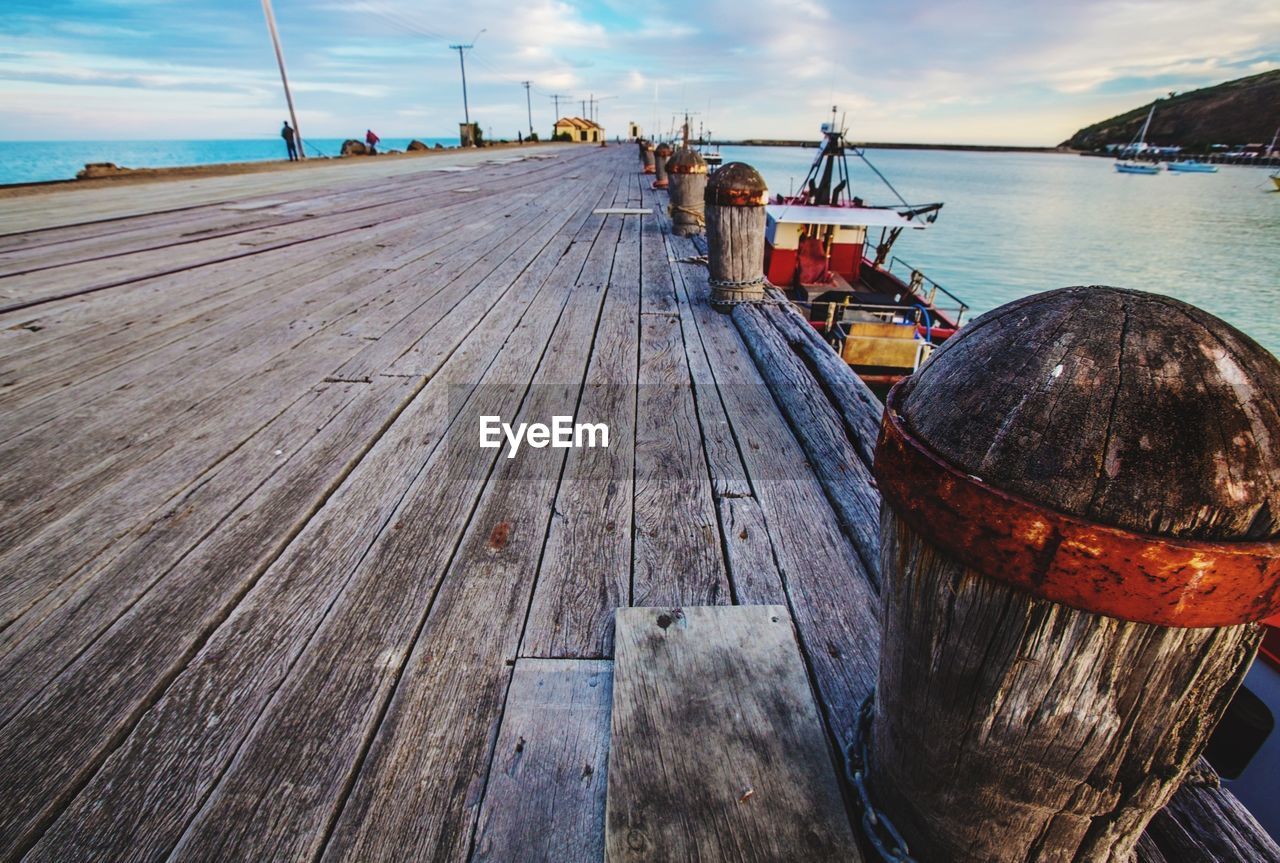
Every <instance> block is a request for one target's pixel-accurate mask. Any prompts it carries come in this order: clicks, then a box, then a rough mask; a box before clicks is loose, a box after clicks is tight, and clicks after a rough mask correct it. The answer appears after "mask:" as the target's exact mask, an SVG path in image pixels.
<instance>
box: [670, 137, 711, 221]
mask: <svg viewBox="0 0 1280 863" xmlns="http://www.w3.org/2000/svg"><path fill="white" fill-rule="evenodd" d="M667 174H668V175H669V177H668V179H669V181H670V185H669V186H668V188H667V195H668V197H669V198H670V200H671V203H670V204H669V205H668V209H669V212H670V214H671V231H672V233H674V234H675V235H676V236H679V237H688V236H691V235H693V234H701V233H702V229H703V226H704V225H706V223H707V219H706V206H705V203H704V201H703V195H705V194H706V191H707V163H706V162H705V161H704V160H703V158H702V156H701V154H699V153H698V151H697V150H694V149H691V148H689V147H681V148H680V149H679V150H676V152H675V155H673V156H672V157H671V158H670V159H669V160H667Z"/></svg>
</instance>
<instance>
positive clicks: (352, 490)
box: [6, 250, 563, 859]
mask: <svg viewBox="0 0 1280 863" xmlns="http://www.w3.org/2000/svg"><path fill="white" fill-rule="evenodd" d="M548 254H549V255H552V256H553V259H556V260H558V261H562V260H563V259H561V257H559V255H558V251H556V250H548ZM539 296H543V294H539ZM545 296H548V298H549V301H550V302H549V303H541V305H539V310H540V311H539V312H538V314H535V315H534V316H532V318H531V319H529V320H525V321H522V324H524V325H525V327H526V330H527V335H529V337H530V338H526V339H521V341H520V342H515V344H517V346H527V347H526V348H525V350H531V351H534V356H536V355H538V352H540V350H541V347H540V346H541V344H544V343H545V342H544V341H540V339H536V338H532V335H534V334H538V333H545V332H548V330H549V327H548V324H549V320H547V314H548V312H549V314H550V315H552V316H550V320H554V318H556V315H558V314H559V309H561V307H562V303H563V297H554V296H552V294H550V293H548V294H545ZM490 348H492V350H493V351H498V348H499V346H497V344H492V343H490ZM467 359H475V357H467V356H462V355H460V357H458V361H460V367H458V369H457V373H456V376H452V378H451V376H449V375H442V376H440V378H439V379H438V382H433V383H434V384H435V385H434V387H433V385H431V384H429V385H428V389H426V391H424V392H422V393H420V396H419V398H417V399H415V402H413V403H412V406H411V407H410V408H408V410H406V411H404V414H402V415H401V416H399V419H398V420H397V421H396V424H394V425H392V426H390V429H389V430H388V431H387V434H385V435H384V437H383V438H381V439H380V440H379V442H378V444H376V446H374V448H372V449H371V451H370V452H369V455H367V456H366V457H365V458H364V460H362V461H361V464H360V466H358V467H357V469H356V470H355V471H352V474H351V476H349V478H348V480H347V481H346V483H344V484H343V485H342V487H340V488H339V489H338V490H337V492H335V493H334V494H333V496H332V497H330V498H329V501H328V502H326V504H325V507H324V508H321V510H320V511H319V512H317V513H316V515H315V517H312V519H311V520H310V521H308V522H307V525H306V528H305V529H303V530H302V531H301V533H300V534H298V536H297V539H296V540H294V542H293V543H292V545H291V548H289V549H288V552H287V553H285V554H284V556H282V557H280V558H279V560H278V561H276V562H275V565H274V566H273V567H271V569H270V570H268V571H266V572H265V574H264V575H262V577H261V579H259V581H257V584H255V585H253V590H252V592H251V593H250V594H248V595H247V597H246V598H244V601H243V602H242V603H241V604H239V607H238V608H237V609H236V613H234V615H233V616H232V617H230V620H229V621H228V622H227V624H225V625H223V626H221V627H219V629H218V630H216V631H215V633H214V634H212V636H211V638H210V640H209V641H207V643H206V644H205V645H204V647H202V648H201V649H200V652H198V653H197V654H196V657H195V658H193V659H192V661H191V662H189V663H188V665H187V667H186V670H184V671H182V673H180V675H179V676H178V677H177V679H175V680H174V682H173V684H172V685H169V686H168V690H166V691H165V693H164V697H163V698H161V699H160V700H159V702H157V703H156V704H155V707H152V709H151V711H150V712H148V713H146V714H145V717H143V718H142V722H141V725H138V726H137V727H136V729H134V731H133V732H132V734H131V735H129V736H128V738H127V739H125V741H124V744H123V745H122V748H120V749H118V750H116V752H115V753H114V754H113V755H111V757H110V758H109V759H108V761H106V763H105V764H104V767H102V770H101V771H100V772H99V773H97V775H96V776H95V777H93V781H92V782H91V784H90V785H88V787H87V789H86V790H84V791H83V793H82V794H81V795H79V796H77V798H76V799H74V800H73V802H70V805H69V808H68V809H67V811H65V812H64V813H63V816H61V818H59V819H58V821H56V822H55V823H54V825H52V827H51V828H50V830H49V832H46V834H45V835H44V837H42V839H41V843H40V845H38V846H37V848H36V849H35V851H33V855H35V857H36V858H37V859H38V857H41V855H52V857H58V855H65V854H67V853H72V851H70V849H78V848H86V846H92V848H95V849H97V850H99V851H101V850H102V849H104V848H105V844H104V839H102V837H104V836H110V837H114V839H113V840H110V841H116V840H118V843H119V849H120V850H123V849H124V848H125V846H128V848H131V850H133V851H138V849H142V848H155V849H169V848H172V846H173V844H174V843H175V841H178V840H179V837H183V848H184V849H187V850H186V853H189V854H196V855H202V857H204V858H206V859H207V853H206V851H205V850H201V849H202V848H204V843H205V841H206V840H202V839H201V836H204V835H205V834H204V832H202V831H204V830H207V827H209V825H216V830H215V836H212V837H210V839H207V843H211V844H216V845H218V846H220V848H228V849H229V848H234V846H259V848H274V846H276V845H279V844H280V843H284V844H297V843H301V844H310V845H312V846H315V845H316V844H317V843H320V841H323V837H324V830H323V825H324V823H325V821H326V819H328V818H329V814H328V813H329V812H332V808H333V807H334V805H335V804H337V803H338V800H339V799H340V796H342V794H343V790H344V787H346V782H344V781H343V778H342V777H344V776H348V775H349V771H351V770H352V766H353V763H355V762H356V761H358V759H357V754H358V753H360V752H361V750H362V748H364V745H365V743H364V740H365V734H366V725H367V723H370V722H371V723H372V726H371V727H376V722H378V716H379V709H378V704H379V703H380V702H379V695H378V691H379V689H381V691H385V688H387V686H390V685H393V682H394V680H396V677H397V676H398V673H399V668H401V666H402V662H403V653H401V654H397V653H396V652H394V640H396V638H397V635H398V636H399V638H401V639H410V643H411V638H412V631H413V627H412V620H413V617H412V613H410V615H407V616H396V613H394V612H396V608H397V606H396V602H398V603H404V602H411V603H415V604H419V606H420V604H422V603H426V602H429V601H430V597H431V590H430V589H425V590H413V589H410V590H406V589H404V583H403V581H401V583H397V581H394V580H393V579H392V580H383V579H380V577H378V576H380V575H381V571H380V570H378V571H374V572H372V574H371V575H370V570H369V569H366V570H364V571H365V572H366V575H365V576H364V577H362V579H360V580H358V585H360V588H358V589H356V588H355V586H352V585H351V577H352V576H353V574H355V570H356V567H358V566H360V565H361V562H362V561H365V560H366V557H369V554H370V547H371V545H372V544H374V543H375V542H376V539H378V538H379V536H380V535H389V536H399V535H403V536H407V534H408V531H406V533H404V534H398V533H397V530H396V526H397V525H404V524H413V525H416V526H417V529H419V530H420V531H426V533H428V534H429V535H431V531H433V530H434V528H435V524H434V522H431V521H430V520H428V521H407V520H403V519H401V520H396V521H393V520H392V519H393V515H394V512H396V508H397V506H398V503H399V502H401V501H402V499H403V497H404V494H406V490H407V489H408V488H410V484H411V483H413V481H415V478H417V480H419V481H421V476H422V475H424V471H422V469H424V466H425V465H426V464H428V462H429V461H430V460H433V458H434V460H435V461H436V464H442V462H443V464H447V465H449V466H451V470H452V471H453V474H454V475H461V476H463V478H465V479H463V481H465V483H470V484H472V485H476V487H479V485H481V484H483V481H484V474H483V472H480V474H474V472H472V471H468V467H467V466H466V465H463V464H454V460H456V457H457V455H458V453H460V452H463V451H465V447H463V446H461V444H460V446H458V447H457V448H454V447H452V446H449V444H448V443H447V442H445V437H447V435H448V434H449V433H445V431H444V429H445V428H451V429H452V430H453V431H452V434H453V435H454V437H456V435H462V437H465V439H466V442H467V443H470V442H472V440H474V434H475V425H474V423H472V424H465V425H466V428H465V429H463V428H462V426H458V425H456V424H453V425H451V423H452V421H453V419H454V417H457V415H458V411H460V410H461V408H462V406H461V403H456V402H454V397H456V392H454V389H453V385H454V383H458V384H461V383H462V382H463V380H466V379H470V380H471V385H472V387H475V383H476V380H477V379H480V378H481V376H483V375H484V374H488V373H485V367H486V366H488V362H480V364H479V367H475V366H468V367H466V369H463V367H462V366H461V362H462V361H463V360H467ZM500 359H503V361H504V364H506V365H504V370H502V371H499V373H494V374H499V378H498V379H499V380H513V378H512V375H517V376H518V371H517V370H520V369H526V371H525V374H526V375H527V374H531V370H527V369H529V357H527V356H526V355H525V353H524V350H509V346H508V350H506V351H502V352H500ZM521 389H522V388H520V389H515V391H512V389H511V388H509V387H506V385H502V387H481V388H480V392H481V393H483V394H485V396H486V397H488V398H497V399H502V398H507V399H517V398H518V394H520V392H521ZM489 410H498V411H499V412H502V403H500V401H499V402H498V403H494V405H490V406H489ZM442 435H445V437H442ZM424 440H426V442H429V446H428V447H426V448H425V452H422V451H424V447H422V442H424ZM471 452H480V451H479V449H476V448H474V447H471ZM484 452H485V453H486V455H488V452H489V451H484ZM428 499H429V501H431V502H433V504H434V506H435V507H436V511H438V512H439V511H443V512H451V511H453V510H458V507H457V506H456V504H454V502H453V501H452V499H449V498H442V497H440V496H439V494H429V496H428ZM467 512H468V507H461V512H460V513H458V517H465V516H466V513H467ZM442 534H443V531H442ZM401 542H404V540H401ZM438 542H439V543H445V542H447V538H445V536H443V535H442V536H440V538H439V540H438ZM396 548H399V549H403V545H393V547H392V551H394V549H396ZM397 553H398V554H401V557H399V558H398V560H401V561H406V562H407V565H408V571H407V572H406V576H407V577H411V579H412V577H415V576H416V571H415V561H416V553H417V549H416V548H415V551H413V552H412V553H410V554H408V556H407V557H404V556H403V551H401V552H397ZM379 560H383V558H379ZM379 586H380V589H381V592H383V595H384V602H383V603H381V604H380V603H376V602H374V603H371V604H367V606H366V604H360V603H358V602H356V601H358V599H366V601H367V599H369V592H370V590H374V592H375V593H376V592H378V589H379ZM387 592H389V594H388V593H387ZM338 597H343V598H344V603H343V607H344V608H346V612H344V613H343V615H342V620H344V621H348V624H349V622H351V621H352V620H356V621H364V626H362V627H352V626H346V627H337V629H329V630H328V631H329V633H330V634H329V635H328V636H326V638H325V639H324V640H321V641H320V644H321V645H323V647H324V652H323V654H324V656H325V657H326V658H328V657H330V656H335V657H338V658H340V659H342V662H340V666H339V665H334V663H333V662H329V661H326V662H316V661H315V657H316V656H320V654H319V653H317V654H308V656H311V657H312V661H311V662H308V663H307V666H306V668H307V670H308V673H307V675H301V672H300V675H298V676H296V677H293V679H291V680H303V681H306V684H305V685H303V686H302V688H298V686H294V688H292V689H291V690H288V693H287V694H282V695H280V697H279V699H278V700H276V702H275V704H276V709H279V706H280V704H287V706H292V704H294V703H301V704H303V707H302V708H301V709H288V711H284V712H283V713H276V714H275V716H276V718H275V721H274V722H273V723H270V725H268V726H266V730H265V731H264V734H268V735H269V734H270V731H271V730H273V729H284V727H287V726H289V725H303V726H307V727H308V732H297V734H289V732H285V734H282V735H280V736H276V738H270V739H269V740H268V744H266V752H268V753H274V752H275V750H276V748H285V746H301V748H302V749H303V750H302V752H296V753H293V757H292V758H289V759H285V761H278V759H276V758H275V757H271V755H269V757H268V758H266V759H264V758H257V759H253V758H242V759H239V761H237V762H236V764H237V766H239V767H238V768H233V770H232V771H230V772H229V773H228V775H227V777H225V781H227V782H228V784H237V782H244V784H246V785H244V787H246V791H244V796H243V798H241V796H237V795H233V794H215V795H211V796H207V795H209V794H210V790H211V789H212V786H214V785H215V784H216V782H218V780H219V778H220V777H221V771H223V767H224V766H225V764H228V763H229V762H230V759H232V757H233V755H234V754H236V753H237V752H238V750H239V749H241V746H242V745H246V744H244V736H246V735H247V734H248V732H250V731H251V730H252V729H253V727H255V725H256V723H257V717H259V714H260V712H261V711H262V709H264V707H265V706H266V704H268V702H269V700H270V698H271V695H273V694H274V693H275V691H276V690H278V689H279V686H280V684H282V682H283V681H284V679H285V676H287V673H288V672H289V670H291V667H292V666H293V663H294V662H296V659H297V657H298V654H300V652H301V650H302V648H303V647H305V645H306V644H307V641H308V640H310V639H311V638H312V634H314V633H315V631H316V627H317V626H320V625H321V622H323V621H324V620H325V617H326V615H329V616H330V617H332V616H333V615H334V613H337V612H330V611H329V607H330V603H332V602H334V601H335V599H338ZM393 598H394V599H393ZM352 603H356V604H352ZM370 609H383V613H384V615H388V616H389V617H380V618H378V620H376V621H375V620H374V618H371V617H370V615H369V612H370ZM389 618H393V620H396V621H398V624H399V629H398V630H397V633H389V631H388V633H384V631H383V630H380V629H379V624H380V622H383V621H387V620H389ZM406 626H407V629H406ZM379 635H380V636H381V638H383V639H387V640H390V641H392V647H390V648H388V649H390V650H392V652H390V653H387V654H383V653H381V650H383V648H381V645H383V644H385V640H384V641H379V640H378V639H376V638H375V636H379ZM335 648H342V649H338V650H335ZM356 649H360V653H358V657H361V658H358V659H357V654H356V653H355V650H356ZM403 649H404V650H407V644H406V645H404V648H403ZM334 650H335V653H330V652H334ZM366 654H367V656H366ZM397 656H399V657H401V658H399V659H397V658H396V657H397ZM268 657H269V658H270V661H265V658H268ZM379 657H381V659H379ZM339 670H340V671H339ZM370 675H372V676H374V680H372V681H371V680H370V679H369V676H370ZM319 681H326V682H319ZM339 681H340V682H339ZM326 686H332V688H333V695H332V698H330V700H329V702H324V703H317V702H316V698H315V693H316V691H317V690H320V689H325V688H326ZM344 697H346V698H357V699H358V702H360V703H361V704H364V712H361V711H360V708H352V709H353V712H352V713H342V716H343V717H346V718H344V720H343V721H342V722H335V721H334V720H333V718H332V717H330V718H319V717H323V713H320V712H319V708H320V707H323V704H328V706H330V707H335V706H340V704H342V699H343V698H344ZM294 699H301V702H294ZM210 711H212V712H215V713H216V714H218V716H219V721H218V723H216V725H215V726H209V725H207V723H206V720H207V716H209V712H210ZM355 716H362V717H364V721H362V722H361V721H353V720H352V717H355ZM321 732H324V734H329V735H337V736H340V739H342V740H343V741H346V743H347V745H346V748H342V749H338V748H334V749H329V748H323V746H321V748H316V746H314V745H312V741H314V740H315V739H317V738H316V735H319V734H321ZM261 740H262V739H261V738H260V739H259V744H257V745H262V744H261ZM86 745H101V743H100V741H99V740H93V741H92V743H90V744H81V746H78V748H84V746H86ZM64 746H65V744H64ZM65 748H68V749H77V746H65ZM246 750H253V745H252V744H250V745H247V749H246ZM91 752H92V750H91ZM59 754H60V755H61V757H63V758H74V753H63V752H61V750H59ZM81 758H84V755H83V754H81ZM307 758H311V759H315V758H325V759H326V762H325V763H326V764H328V770H329V771H332V775H333V776H334V778H333V780H332V781H328V782H323V781H319V780H317V775H316V773H311V772H306V771H303V773H305V775H300V776H298V778H297V781H296V782H294V794H291V795H283V796H282V794H280V790H279V782H282V781H284V777H285V773H287V771H289V770H298V768H302V767H303V766H305V764H306V763H307V762H306V759H307ZM73 763H74V762H73ZM156 764H164V767H163V768H160V770H156ZM210 764H219V768H218V770H216V771H211V772H210V771H209V766H210ZM253 768H256V772H255V770H253ZM242 771H248V772H247V773H244V772H242ZM46 781H47V777H46ZM248 789H255V790H248ZM302 791H307V794H310V795H312V796H315V798H316V800H311V802H310V803H308V802H306V800H303V795H302ZM255 794H261V795H262V798H260V799H269V800H271V802H273V805H256V807H251V812H252V813H256V814H257V816H259V817H265V818H266V821H268V822H269V825H266V826H265V827H264V826H261V825H260V823H259V822H257V821H255V819H253V818H252V817H250V816H248V814H246V816H244V817H241V818H238V819H234V822H233V823H234V830H230V828H229V827H228V823H227V822H221V821H219V819H218V817H219V816H218V813H219V812H221V807H228V805H229V807H233V808H237V811H239V812H244V809H242V808H239V807H242V805H243V803H244V800H247V799H250V798H252V796H253V795H255ZM104 799H110V800H111V803H110V804H109V805H105V807H104V805H101V802H102V800H104ZM154 799H165V800H166V808H165V811H164V812H161V813H156V812H154V811H152V809H151V807H150V805H148V800H154ZM202 800H207V805H206V809H204V813H205V816H209V813H212V816H209V817H212V818H214V821H204V819H202V818H197V821H196V822H193V823H192V825H191V827H189V830H187V832H186V834H184V832H183V830H184V826H186V825H187V822H188V819H189V818H191V817H192V814H195V813H196V809H197V808H198V807H200V805H201V802H202ZM40 803H45V802H40ZM316 803H319V804H320V805H321V808H319V809H316V808H314V807H315V805H316ZM46 805H47V803H46ZM285 805H288V807H289V808H291V811H292V812H293V813H294V818H303V817H305V818H310V819H314V828H312V830H301V831H300V830H297V828H294V827H291V826H289V819H288V818H284V817H283V814H282V816H280V817H279V818H278V817H275V816H273V812H275V811H283V809H284V807H285ZM6 826H8V825H6ZM6 832H8V831H6ZM108 844H109V843H108ZM232 855H233V857H234V855H236V854H232ZM248 857H256V855H255V854H252V853H250V854H248Z"/></svg>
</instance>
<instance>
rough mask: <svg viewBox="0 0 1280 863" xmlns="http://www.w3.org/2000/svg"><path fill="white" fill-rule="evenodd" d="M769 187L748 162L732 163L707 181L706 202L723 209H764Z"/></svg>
mask: <svg viewBox="0 0 1280 863" xmlns="http://www.w3.org/2000/svg"><path fill="white" fill-rule="evenodd" d="M768 197H769V187H768V186H766V185H765V182H764V177H761V176H760V172H759V171H757V170H756V169H755V168H753V167H751V166H750V165H748V164H747V163H746V162H730V163H729V164H727V165H724V166H722V167H721V168H720V170H718V171H716V172H715V173H714V174H712V175H711V178H710V179H709V180H707V190H706V193H705V196H704V200H705V201H706V202H707V203H708V204H714V205H717V206H723V207H763V206H764V205H765V204H766V203H767V202H768Z"/></svg>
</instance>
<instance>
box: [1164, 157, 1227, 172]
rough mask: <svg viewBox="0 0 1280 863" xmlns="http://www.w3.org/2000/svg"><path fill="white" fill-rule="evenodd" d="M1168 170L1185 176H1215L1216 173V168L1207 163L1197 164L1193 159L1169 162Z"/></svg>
mask: <svg viewBox="0 0 1280 863" xmlns="http://www.w3.org/2000/svg"><path fill="white" fill-rule="evenodd" d="M1169 170H1170V171H1180V172H1183V173H1187V174H1216V173H1218V166H1217V165H1210V164H1208V163H1207V162H1197V161H1196V160H1195V159H1187V160H1186V161H1185V162H1170V163H1169Z"/></svg>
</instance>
